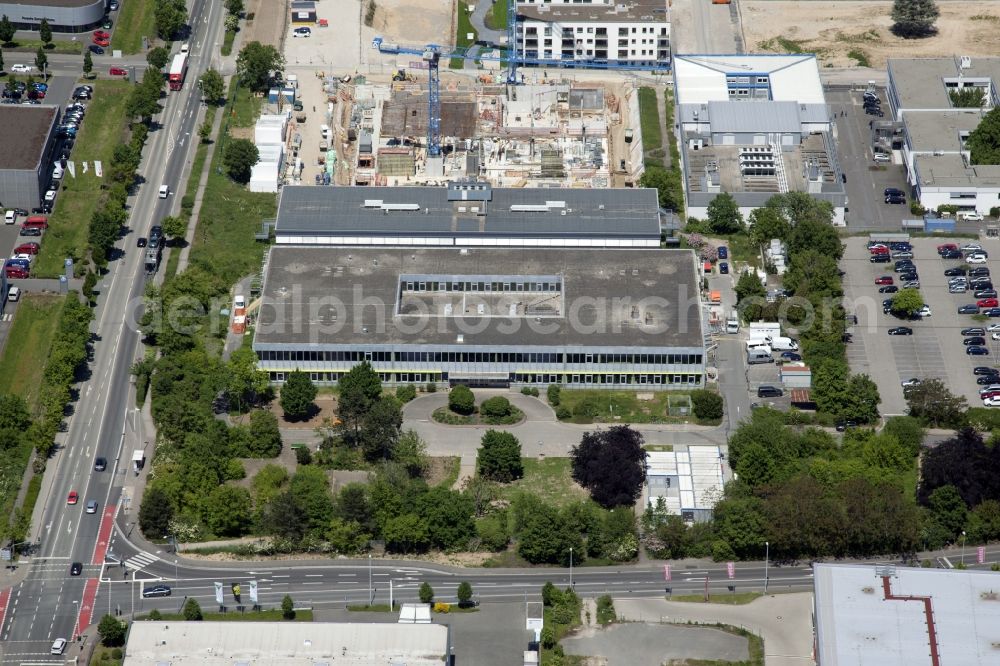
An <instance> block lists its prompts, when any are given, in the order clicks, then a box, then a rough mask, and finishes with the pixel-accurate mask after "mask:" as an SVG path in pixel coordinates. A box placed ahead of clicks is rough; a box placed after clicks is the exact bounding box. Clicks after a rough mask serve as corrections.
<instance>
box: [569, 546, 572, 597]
mask: <svg viewBox="0 0 1000 666" xmlns="http://www.w3.org/2000/svg"><path fill="white" fill-rule="evenodd" d="M569 586H570V587H571V588H572V587H573V549H572V548H570V549H569Z"/></svg>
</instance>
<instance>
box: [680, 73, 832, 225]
mask: <svg viewBox="0 0 1000 666" xmlns="http://www.w3.org/2000/svg"><path fill="white" fill-rule="evenodd" d="M674 90H675V91H676V96H677V119H678V133H679V136H678V138H679V140H680V148H681V160H682V162H683V166H684V191H685V193H686V195H687V200H688V212H689V214H690V215H692V216H694V217H699V218H704V217H706V216H707V215H708V204H709V203H711V201H712V199H714V198H715V197H716V196H718V195H719V194H720V193H722V192H727V193H729V194H731V195H732V196H733V198H735V199H736V203H737V204H738V205H739V207H740V211H741V212H742V213H743V215H744V217H746V216H747V215H749V214H750V212H751V211H752V210H753V209H754V208H759V207H760V206H763V205H764V203H765V202H766V201H767V200H768V199H769V198H771V197H772V196H774V195H775V194H785V193H787V192H807V193H808V194H810V195H811V196H812V197H814V198H816V199H821V200H824V201H829V202H830V203H831V204H832V206H833V209H834V216H833V221H834V224H836V225H838V226H843V225H844V224H845V223H846V220H845V211H846V206H847V191H846V189H845V185H844V183H845V179H844V176H843V172H842V171H841V168H840V164H839V160H838V158H837V151H836V146H835V143H834V138H833V124H832V123H833V121H832V117H831V112H830V108H829V106H828V105H827V103H826V97H825V95H824V94H823V85H822V82H821V81H820V78H819V69H818V67H817V65H816V57H815V56H814V55H809V54H803V55H678V56H675V57H674Z"/></svg>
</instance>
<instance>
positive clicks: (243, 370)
mask: <svg viewBox="0 0 1000 666" xmlns="http://www.w3.org/2000/svg"><path fill="white" fill-rule="evenodd" d="M257 363H258V358H257V352H255V351H254V350H253V347H251V346H250V345H243V346H241V347H239V348H238V349H236V350H235V351H234V352H233V353H232V354H231V355H230V357H229V363H228V364H227V366H226V368H227V370H228V374H229V381H228V383H227V387H226V392H227V393H228V394H229V398H230V399H231V400H233V401H234V402H235V403H236V408H237V409H238V410H239V411H243V406H244V405H253V404H255V403H256V402H257V401H258V400H260V399H261V398H263V397H266V396H268V395H270V393H271V384H270V381H269V379H268V376H267V373H266V372H264V371H263V370H260V369H258V367H257Z"/></svg>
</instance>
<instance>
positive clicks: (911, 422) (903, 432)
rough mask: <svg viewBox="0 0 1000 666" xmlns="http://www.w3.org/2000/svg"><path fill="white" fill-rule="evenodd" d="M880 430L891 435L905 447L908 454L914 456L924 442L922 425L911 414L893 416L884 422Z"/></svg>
mask: <svg viewBox="0 0 1000 666" xmlns="http://www.w3.org/2000/svg"><path fill="white" fill-rule="evenodd" d="M882 432H883V433H885V434H886V435H892V436H893V437H895V438H896V440H897V441H899V443H900V444H902V445H903V446H904V447H906V450H907V451H909V453H910V456H911V457H914V456H916V455H917V454H918V453H919V452H920V447H921V446H922V445H923V443H924V434H925V433H924V427H923V426H922V425H920V421H919V420H918V419H915V418H913V417H912V416H893V417H890V418H889V419H888V420H887V421H886V422H885V427H884V428H883V429H882Z"/></svg>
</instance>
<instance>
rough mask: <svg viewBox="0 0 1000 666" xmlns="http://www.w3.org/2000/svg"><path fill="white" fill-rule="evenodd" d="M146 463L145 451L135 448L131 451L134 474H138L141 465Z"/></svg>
mask: <svg viewBox="0 0 1000 666" xmlns="http://www.w3.org/2000/svg"><path fill="white" fill-rule="evenodd" d="M145 464H146V452H145V451H143V450H142V449H136V450H135V451H133V452H132V471H133V472H135V475H136V476H139V470H141V469H142V467H143V465H145Z"/></svg>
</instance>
